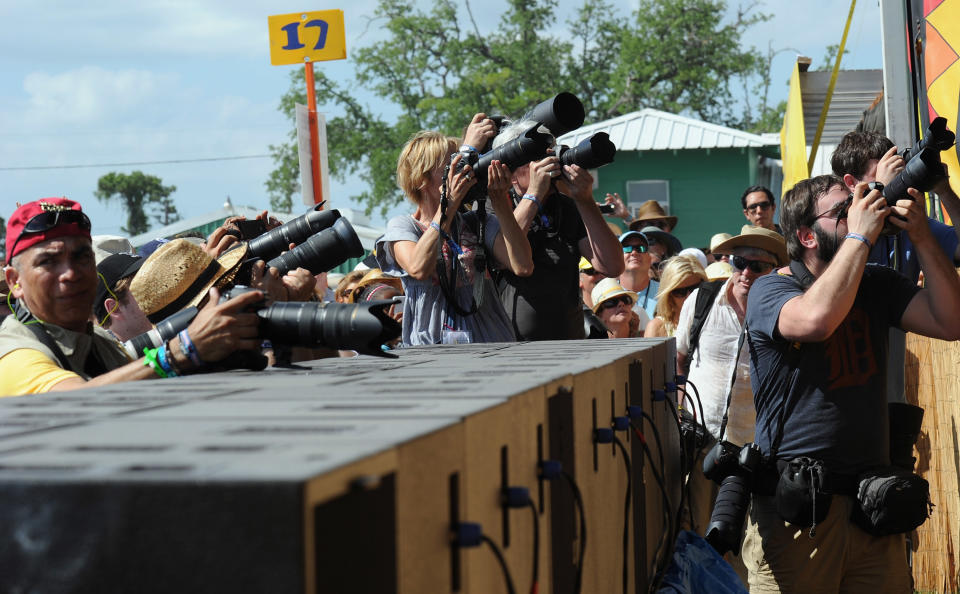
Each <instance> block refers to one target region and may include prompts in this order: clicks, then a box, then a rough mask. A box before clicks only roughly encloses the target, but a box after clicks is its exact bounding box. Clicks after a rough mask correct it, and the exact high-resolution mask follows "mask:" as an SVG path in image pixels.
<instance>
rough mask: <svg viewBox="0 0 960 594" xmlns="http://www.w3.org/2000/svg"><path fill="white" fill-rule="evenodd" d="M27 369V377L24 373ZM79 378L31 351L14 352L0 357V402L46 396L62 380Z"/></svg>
mask: <svg viewBox="0 0 960 594" xmlns="http://www.w3.org/2000/svg"><path fill="white" fill-rule="evenodd" d="M27 369H29V370H30V372H29V373H24V370H27ZM73 377H80V376H79V375H77V374H76V373H74V372H72V371H68V370H66V369H63V368H61V367H60V366H58V365H57V364H56V363H54V362H53V361H51V360H50V359H49V358H48V357H47V356H46V355H44V354H43V353H41V352H40V351H36V350H34V349H16V350H14V351H10V352H9V353H7V354H6V355H4V356H3V357H0V398H2V397H4V396H20V395H23V394H42V393H43V392H49V391H50V390H51V389H52V388H53V387H54V386H55V385H57V384H59V383H60V382H62V381H63V380H66V379H70V378H73Z"/></svg>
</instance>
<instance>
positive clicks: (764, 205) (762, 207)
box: [744, 200, 773, 211]
mask: <svg viewBox="0 0 960 594" xmlns="http://www.w3.org/2000/svg"><path fill="white" fill-rule="evenodd" d="M771 206H773V204H772V203H771V202H770V201H769V200H764V201H763V202H756V203H754V204H748V205H747V208H745V209H744V210H750V211H753V210H757V209H758V208H759V209H760V210H767V209H768V208H770V207H771Z"/></svg>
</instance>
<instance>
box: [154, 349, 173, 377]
mask: <svg viewBox="0 0 960 594" xmlns="http://www.w3.org/2000/svg"><path fill="white" fill-rule="evenodd" d="M157 363H159V364H160V367H162V368H163V371H164V372H165V373H166V374H167V377H177V372H176V371H174V370H173V365H171V364H170V354H169V353H167V345H166V344H163V345H161V346H160V348H158V349H157Z"/></svg>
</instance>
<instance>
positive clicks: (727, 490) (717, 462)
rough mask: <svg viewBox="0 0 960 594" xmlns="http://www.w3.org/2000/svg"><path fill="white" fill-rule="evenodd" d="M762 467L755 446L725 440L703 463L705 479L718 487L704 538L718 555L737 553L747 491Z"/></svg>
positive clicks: (757, 449)
mask: <svg viewBox="0 0 960 594" xmlns="http://www.w3.org/2000/svg"><path fill="white" fill-rule="evenodd" d="M762 464H763V452H761V451H760V447H759V446H758V445H757V444H755V443H748V444H746V445H744V446H743V447H742V448H741V447H737V446H735V445H734V444H732V443H730V442H728V441H720V442H717V444H716V445H714V446H713V449H711V450H710V453H708V454H707V456H706V458H704V460H703V474H704V476H706V477H707V478H709V479H710V480H712V481H714V482H716V483H719V484H720V490H719V491H718V492H717V500H716V502H715V503H714V506H713V513H712V514H711V515H710V523H709V524H708V525H707V531H706V533H705V535H704V538H706V540H707V542H709V543H710V545H711V546H713V548H714V549H716V550H717V552H718V553H720V554H721V555H723V554H725V553H726V552H727V551H734V553H736V554H739V552H740V538H741V536H742V535H743V522H744V520H746V518H747V506H748V505H749V504H750V491H751V487H752V485H753V481H754V476H755V474H756V473H757V471H758V470H759V469H760V467H761V466H762Z"/></svg>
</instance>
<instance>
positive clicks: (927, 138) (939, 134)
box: [899, 117, 957, 160]
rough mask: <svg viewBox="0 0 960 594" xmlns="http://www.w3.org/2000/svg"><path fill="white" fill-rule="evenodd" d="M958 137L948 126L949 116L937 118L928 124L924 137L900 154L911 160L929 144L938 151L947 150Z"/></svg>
mask: <svg viewBox="0 0 960 594" xmlns="http://www.w3.org/2000/svg"><path fill="white" fill-rule="evenodd" d="M956 139H957V136H956V135H955V134H954V133H953V132H951V131H950V129H948V128H947V118H944V117H939V118H935V119H934V120H933V121H932V122H930V125H929V126H927V131H926V132H925V133H924V134H923V138H921V139H920V140H918V141H917V143H916V144H915V145H913V146H912V147H910V148H907V149H903V150H902V151H900V153H899V154H900V156H901V157H903V158H904V159H907V160H910V159H911V158H912V157H913V156H914V155H916V154H917V153H919V152H920V151H922V150H923V149H924V148H926V147H928V146H929V147H932V148H934V149H936V150H938V151H945V150H947V149H948V148H950V147H951V146H953V143H954V141H956Z"/></svg>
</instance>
